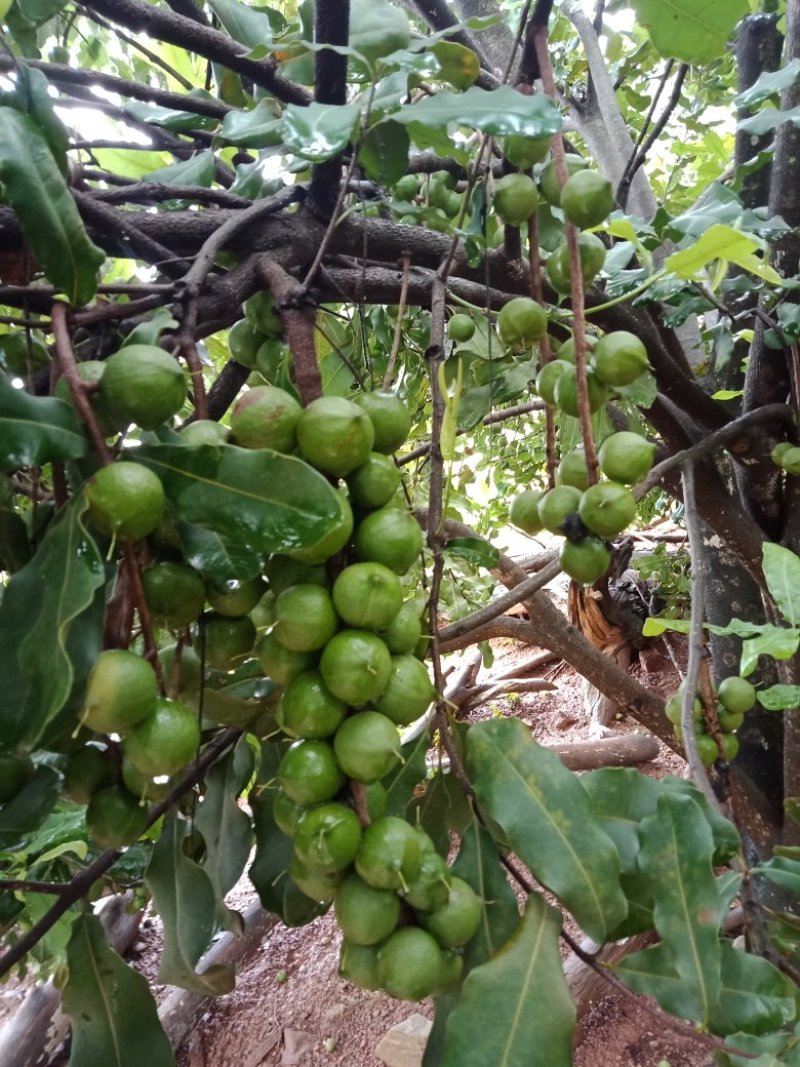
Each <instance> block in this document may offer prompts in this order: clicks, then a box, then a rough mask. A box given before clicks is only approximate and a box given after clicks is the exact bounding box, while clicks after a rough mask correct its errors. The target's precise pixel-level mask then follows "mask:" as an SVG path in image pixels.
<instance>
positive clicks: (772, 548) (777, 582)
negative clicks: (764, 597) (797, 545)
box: [762, 541, 800, 626]
mask: <svg viewBox="0 0 800 1067" xmlns="http://www.w3.org/2000/svg"><path fill="white" fill-rule="evenodd" d="M762 565H763V568H764V577H765V578H766V580H767V588H768V589H769V591H770V594H771V595H772V599H773V600H774V601H775V603H776V604H777V605H778V607H779V608H780V611H781V614H782V615H783V617H784V619H786V621H787V622H788V623H789V625H790V626H800V556H798V555H797V553H795V552H792V551H791V550H790V549H788V548H784V547H783V545H776V544H775V542H774V541H765V542H764V549H763V561H762Z"/></svg>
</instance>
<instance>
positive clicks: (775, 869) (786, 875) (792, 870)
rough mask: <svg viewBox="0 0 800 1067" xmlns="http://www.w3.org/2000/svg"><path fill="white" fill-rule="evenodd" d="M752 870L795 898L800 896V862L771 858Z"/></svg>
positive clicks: (778, 857) (787, 857) (785, 858)
mask: <svg viewBox="0 0 800 1067" xmlns="http://www.w3.org/2000/svg"><path fill="white" fill-rule="evenodd" d="M753 869H754V870H755V871H758V873H759V874H763V875H764V877H765V878H769V880H770V881H771V882H775V883H776V884H777V885H779V886H782V887H783V888H784V889H788V890H789V892H790V893H794V894H795V896H800V860H797V859H793V858H791V857H790V856H773V858H772V859H771V860H767V861H766V863H760V864H759V865H758V866H757V867H754V868H753Z"/></svg>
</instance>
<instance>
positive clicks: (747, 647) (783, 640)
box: [739, 625, 800, 677]
mask: <svg viewBox="0 0 800 1067" xmlns="http://www.w3.org/2000/svg"><path fill="white" fill-rule="evenodd" d="M798 645H800V630H793V629H789V627H787V626H771V625H766V626H764V627H763V628H762V632H761V633H760V634H759V635H758V637H750V638H747V639H746V640H745V641H742V658H741V660H740V662H739V673H740V674H742V675H743V676H744V677H747V675H749V674H752V673H753V671H754V670H755V669H756V667H757V666H758V657H759V656H772V657H773V659H791V658H792V656H793V655H794V654H795V653H796V652H797V648H798Z"/></svg>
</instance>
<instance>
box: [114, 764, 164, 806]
mask: <svg viewBox="0 0 800 1067" xmlns="http://www.w3.org/2000/svg"><path fill="white" fill-rule="evenodd" d="M159 777H162V776H161V775H160V776H159ZM122 783H123V785H124V786H125V788H126V789H127V790H128V792H129V793H130V794H131V795H132V796H134V797H136V799H137V800H138V801H139V802H140V803H144V802H145V801H147V802H148V803H151V804H157V803H158V802H159V801H161V800H164V799H165V798H166V797H168V796H169V793H170V790H171V789H172V787H173V785H174V784H175V783H174V782H173V781H172V780H171V779H168V780H167V781H161V782H156V781H155V780H154V779H153V778H149V777H148V776H147V775H146V774H142V772H141V771H140V770H139V769H138V768H137V767H136V765H135V764H134V763H132V762H131V760H130V759H129V758H128V757H127V756H125V755H123V757H122Z"/></svg>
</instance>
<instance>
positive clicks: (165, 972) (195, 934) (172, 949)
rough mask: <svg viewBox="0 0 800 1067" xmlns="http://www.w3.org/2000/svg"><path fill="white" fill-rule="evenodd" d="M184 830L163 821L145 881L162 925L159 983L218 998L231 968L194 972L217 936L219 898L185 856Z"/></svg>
mask: <svg viewBox="0 0 800 1067" xmlns="http://www.w3.org/2000/svg"><path fill="white" fill-rule="evenodd" d="M188 825H189V824H188V823H186V822H183V821H182V820H181V819H180V818H179V816H178V815H177V814H176V813H174V812H173V813H172V814H170V815H169V816H168V817H167V818H166V819H165V820H164V825H163V828H162V830H161V834H160V836H159V838H158V841H156V844H155V848H154V849H153V855H152V857H151V859H150V863H149V865H148V867H147V871H146V873H145V878H144V880H145V884H146V885H147V888H148V889H149V890H150V892H151V893H152V894H153V900H154V903H155V907H156V911H157V912H158V914H159V916H160V917H161V921H162V923H163V925H164V949H163V952H162V955H161V963H160V965H159V968H158V981H159V982H164V983H166V984H168V985H177V986H180V987H181V988H182V989H188V990H189V991H190V992H193V993H202V994H203V995H204V996H218V995H219V994H220V993H230V991H231V990H232V989H233V985H234V975H233V968H232V967H229V966H226V965H222V964H220V965H215V966H213V967H209V968H208V969H207V970H205V971H204V972H203V973H202V974H197V972H196V971H195V967H196V966H197V963H198V960H199V959H200V957H201V956H202V955H203V953H204V952H205V951H206V949H207V948H208V946H209V944H210V943H211V938H212V937H213V935H214V932H215V930H216V926H217V922H216V919H217V896H216V893H215V892H214V886H213V884H212V881H211V878H210V877H209V876H208V874H206V872H205V871H204V870H203V868H202V867H199V866H198V865H197V864H196V863H195V862H194V860H191V859H189V857H188V856H187V855H186V853H185V852H184V851H183V841H184V838H185V837H186V832H187V829H188Z"/></svg>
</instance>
